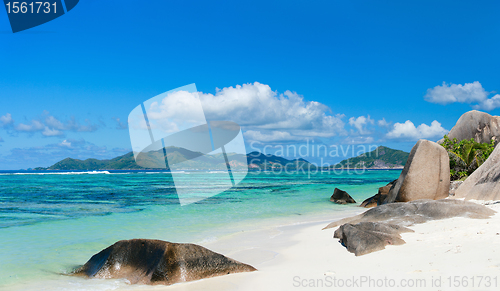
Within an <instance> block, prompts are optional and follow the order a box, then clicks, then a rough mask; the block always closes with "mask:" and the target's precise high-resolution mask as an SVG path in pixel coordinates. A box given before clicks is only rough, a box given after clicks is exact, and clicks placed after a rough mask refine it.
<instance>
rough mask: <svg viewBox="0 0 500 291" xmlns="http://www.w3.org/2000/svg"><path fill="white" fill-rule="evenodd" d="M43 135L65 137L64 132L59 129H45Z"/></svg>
mask: <svg viewBox="0 0 500 291" xmlns="http://www.w3.org/2000/svg"><path fill="white" fill-rule="evenodd" d="M42 134H43V135H44V136H61V135H64V132H62V131H60V130H57V129H51V128H48V127H47V126H46V127H45V129H44V130H43V131H42Z"/></svg>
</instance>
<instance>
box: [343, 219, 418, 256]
mask: <svg viewBox="0 0 500 291" xmlns="http://www.w3.org/2000/svg"><path fill="white" fill-rule="evenodd" d="M402 232H414V231H413V230H411V229H409V228H406V227H403V226H399V225H395V224H390V223H382V222H360V223H357V224H350V223H346V224H344V225H342V226H340V227H339V228H338V229H337V230H336V231H335V233H334V235H333V237H334V238H338V239H340V243H341V244H342V245H343V246H345V247H346V248H347V250H348V251H349V252H351V253H354V254H355V255H356V256H362V255H366V254H368V253H371V252H375V251H380V250H383V249H385V246H386V245H402V244H404V243H405V241H404V240H403V239H402V238H401V235H400V233H402Z"/></svg>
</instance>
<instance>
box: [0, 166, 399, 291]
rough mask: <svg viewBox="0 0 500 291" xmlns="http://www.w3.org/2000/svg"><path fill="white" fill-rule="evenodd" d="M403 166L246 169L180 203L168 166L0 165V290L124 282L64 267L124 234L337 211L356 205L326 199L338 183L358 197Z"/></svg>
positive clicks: (205, 232)
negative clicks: (39, 168)
mask: <svg viewBox="0 0 500 291" xmlns="http://www.w3.org/2000/svg"><path fill="white" fill-rule="evenodd" d="M400 172H401V170H367V171H364V172H363V173H355V172H344V173H341V174H336V173H333V172H324V173H321V172H318V173H308V172H294V173H273V172H249V173H248V175H247V176H246V178H245V179H244V180H243V181H242V182H241V183H240V184H238V185H237V186H236V187H234V188H231V189H230V190H227V191H225V192H222V193H220V194H218V195H215V196H213V197H210V198H207V199H205V200H202V201H199V202H197V203H193V204H188V205H184V206H180V205H179V204H178V199H177V194H176V190H175V187H174V182H173V180H172V177H171V175H170V173H169V172H144V171H102V172H90V173H89V172H52V173H49V172H15V171H1V172H0V262H1V263H0V290H112V289H116V288H122V287H125V288H126V287H127V285H126V283H125V282H123V281H121V280H84V279H81V278H74V277H70V276H65V275H64V274H67V273H69V272H71V271H72V270H73V269H74V268H75V267H77V266H79V265H82V264H84V263H85V262H86V261H87V260H88V259H89V258H90V257H91V256H92V255H93V254H95V253H97V252H99V251H100V250H102V249H104V248H106V247H108V246H109V245H111V244H113V243H114V242H116V241H118V240H123V239H132V238H148V239H162V240H167V241H171V242H189V243H197V244H201V245H203V244H204V243H207V242H213V241H216V240H218V239H220V238H223V237H224V236H228V235H231V234H233V233H236V232H240V231H249V230H254V229H258V228H260V227H264V226H269V225H289V224H299V223H302V222H304V221H312V220H314V219H315V218H316V217H317V218H318V219H319V218H320V217H325V216H328V215H331V216H332V217H334V216H338V215H340V214H341V213H342V212H346V211H353V210H355V209H354V208H356V207H357V205H337V204H334V203H332V202H330V201H329V198H330V196H331V194H332V193H333V190H334V189H335V187H337V188H340V189H342V190H345V191H347V192H348V193H349V194H350V195H351V196H352V197H353V198H354V199H355V200H356V201H357V202H358V203H360V202H362V201H363V200H364V199H366V198H368V197H369V196H372V195H374V194H376V193H377V189H378V187H381V186H384V185H385V184H387V183H388V182H390V181H392V180H394V179H397V177H398V176H399V174H400ZM183 174H184V175H185V179H188V180H189V179H192V180H193V181H196V180H199V179H200V177H201V174H200V173H198V172H196V171H192V172H189V171H185V172H184V173H183ZM204 175H206V174H204ZM211 175H222V174H221V173H217V172H213V173H211ZM214 177H216V176H214ZM214 180H216V179H214ZM210 183H212V182H211V180H207V186H208V187H210V186H211V185H210ZM213 187H217V185H213Z"/></svg>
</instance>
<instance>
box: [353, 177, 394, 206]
mask: <svg viewBox="0 0 500 291" xmlns="http://www.w3.org/2000/svg"><path fill="white" fill-rule="evenodd" d="M396 181H397V180H394V181H392V182H389V183H388V184H387V185H385V186H384V187H380V188H378V193H377V194H375V195H373V196H372V197H370V198H367V199H366V200H365V201H363V202H362V203H361V205H359V207H365V208H372V207H377V206H378V205H382V203H383V202H384V201H385V200H386V199H387V194H389V190H391V188H392V186H393V185H394V184H395V183H396Z"/></svg>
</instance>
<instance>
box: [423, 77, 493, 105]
mask: <svg viewBox="0 0 500 291" xmlns="http://www.w3.org/2000/svg"><path fill="white" fill-rule="evenodd" d="M487 96H488V92H486V90H484V88H483V86H482V85H481V83H479V82H478V81H475V82H473V83H465V84H464V85H461V84H446V83H445V82H443V84H442V85H440V86H436V87H434V88H430V89H427V94H426V95H425V96H424V99H425V100H426V101H428V102H431V103H438V104H443V105H445V104H450V103H455V102H459V103H477V102H482V101H483V100H485V99H486V98H487Z"/></svg>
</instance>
